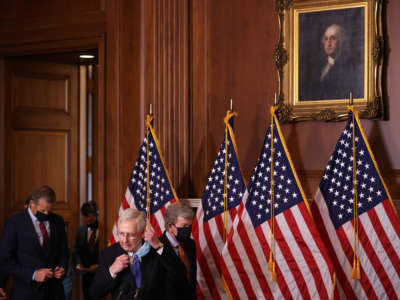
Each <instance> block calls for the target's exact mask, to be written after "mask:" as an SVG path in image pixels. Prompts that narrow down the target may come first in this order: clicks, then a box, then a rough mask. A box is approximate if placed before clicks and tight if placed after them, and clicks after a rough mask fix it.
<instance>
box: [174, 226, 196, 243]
mask: <svg viewBox="0 0 400 300" xmlns="http://www.w3.org/2000/svg"><path fill="white" fill-rule="evenodd" d="M176 229H177V230H178V234H177V235H176V239H177V240H178V241H179V242H183V241H184V240H187V239H190V235H191V233H192V226H189V227H176Z"/></svg>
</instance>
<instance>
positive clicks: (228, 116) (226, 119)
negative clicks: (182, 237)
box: [223, 110, 237, 242]
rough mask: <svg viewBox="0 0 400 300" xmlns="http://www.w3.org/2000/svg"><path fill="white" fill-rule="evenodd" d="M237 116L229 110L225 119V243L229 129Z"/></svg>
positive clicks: (226, 231) (224, 236) (225, 234)
mask: <svg viewBox="0 0 400 300" xmlns="http://www.w3.org/2000/svg"><path fill="white" fill-rule="evenodd" d="M234 116H237V113H235V112H233V111H231V110H228V111H227V112H226V116H225V118H224V123H225V172H224V234H223V238H224V242H225V241H226V237H227V233H228V128H229V126H230V125H229V120H230V119H231V118H232V117H234Z"/></svg>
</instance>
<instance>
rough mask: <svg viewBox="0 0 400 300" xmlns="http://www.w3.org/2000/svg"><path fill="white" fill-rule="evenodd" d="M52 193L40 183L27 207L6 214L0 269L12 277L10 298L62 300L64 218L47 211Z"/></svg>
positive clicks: (65, 245)
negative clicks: (15, 212) (9, 214)
mask: <svg viewBox="0 0 400 300" xmlns="http://www.w3.org/2000/svg"><path fill="white" fill-rule="evenodd" d="M55 199H56V196H55V193H54V191H53V189H52V188H50V187H48V186H42V187H40V188H38V189H37V190H35V191H34V192H33V193H32V194H31V195H30V196H29V207H28V208H27V209H26V210H24V211H22V212H20V213H17V214H15V215H14V216H12V217H10V218H9V219H8V221H7V223H6V226H5V229H4V233H3V236H2V238H1V240H0V271H1V272H4V273H6V274H9V275H11V276H13V286H12V289H11V299H31V300H50V299H53V300H64V299H65V294H64V289H63V285H62V278H63V277H64V275H65V269H66V267H67V264H68V247H67V237H66V232H65V224H64V220H63V218H62V217H61V216H59V215H56V214H53V213H51V210H52V208H53V204H54V202H55Z"/></svg>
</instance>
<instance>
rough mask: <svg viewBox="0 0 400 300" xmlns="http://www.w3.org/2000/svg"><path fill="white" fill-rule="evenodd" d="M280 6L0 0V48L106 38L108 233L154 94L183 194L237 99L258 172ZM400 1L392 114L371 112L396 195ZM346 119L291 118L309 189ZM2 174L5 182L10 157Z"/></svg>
mask: <svg viewBox="0 0 400 300" xmlns="http://www.w3.org/2000/svg"><path fill="white" fill-rule="evenodd" d="M274 5H275V3H274V1H265V0H248V1H246V4H245V5H244V3H243V1H239V0H229V1H228V0H221V1H213V0H185V1H179V0H170V1H168V0H150V1H148V0H147V1H145V0H141V1H130V0H90V1H78V0H73V1H72V0H69V1H67V0H57V1H52V0H44V1H40V4H39V3H38V2H37V1H33V2H32V1H24V0H15V1H7V0H0V10H1V11H2V14H1V16H0V36H2V39H1V40H0V55H22V54H27V53H40V52H41V51H45V52H49V51H50V52H51V51H53V52H55V51H61V50H65V49H67V50H68V49H69V50H71V49H77V45H81V46H82V47H84V46H83V45H93V44H94V45H97V46H98V47H99V48H100V50H99V51H100V52H99V53H100V56H101V57H102V58H101V59H99V61H100V63H99V68H100V69H99V84H100V86H99V89H98V91H99V93H100V94H99V98H100V99H103V100H104V102H101V101H100V105H99V106H98V107H97V115H98V117H99V123H98V124H97V128H98V136H97V143H98V147H97V150H98V151H99V155H98V157H99V158H100V159H99V161H98V162H97V163H96V165H97V168H98V174H100V175H99V178H98V186H99V188H98V190H97V192H98V198H99V200H100V202H101V203H102V204H101V212H100V213H101V216H100V217H101V219H102V220H103V221H104V223H105V226H106V228H107V230H108V232H107V234H105V235H104V236H103V240H104V241H105V240H106V235H108V233H109V231H110V230H111V225H112V223H113V222H114V220H115V215H116V212H117V209H118V207H119V204H120V200H121V198H122V196H123V194H124V191H125V188H126V184H127V181H128V178H129V174H130V172H131V170H132V166H133V164H134V162H135V160H136V158H137V153H138V147H139V145H140V143H141V141H142V139H143V136H144V120H145V114H146V113H147V112H148V106H149V103H153V111H154V114H155V116H156V122H155V131H156V133H157V134H158V135H159V137H160V140H161V146H162V148H163V151H164V155H165V158H166V164H167V167H168V168H169V171H170V175H171V178H172V181H173V183H174V185H175V187H176V188H177V190H178V196H180V197H190V198H199V197H201V193H202V191H203V189H204V186H205V182H206V178H207V175H208V172H209V170H210V167H211V165H212V162H213V160H214V158H215V155H216V153H217V150H218V147H219V145H220V143H221V141H222V135H223V126H224V125H223V117H224V115H225V113H226V110H227V109H228V107H229V99H230V98H233V102H234V109H235V110H236V111H237V112H238V113H239V116H238V117H237V119H236V121H235V132H236V138H237V143H238V147H239V155H240V162H241V165H242V168H243V170H244V174H245V176H246V178H247V179H248V178H249V177H250V175H251V171H252V169H253V167H254V164H255V163H256V160H257V157H258V155H259V152H260V149H261V145H262V142H263V139H264V134H265V131H266V127H267V122H268V119H269V117H268V113H269V106H270V105H271V104H272V101H273V93H274V91H275V90H276V89H277V76H276V69H275V65H274V61H273V57H272V55H273V49H274V47H275V44H276V42H277V40H278V18H277V14H276V12H275V6H274ZM29 10H31V11H32V13H31V12H29ZM398 11H400V2H399V1H388V2H387V3H386V5H385V8H384V12H385V18H386V21H385V25H386V26H385V28H386V32H387V36H386V41H387V54H386V55H387V62H388V63H387V66H386V69H385V78H386V79H385V84H386V101H387V106H388V108H389V120H388V121H362V122H363V125H364V126H365V129H366V132H367V136H368V138H369V140H370V141H371V144H372V148H373V151H374V152H375V154H376V159H377V161H378V164H379V165H380V166H381V168H382V172H383V175H384V177H385V179H386V180H387V183H388V186H389V189H390V191H391V193H392V196H393V198H395V199H400V187H399V182H400V156H399V155H398V153H399V150H400V139H399V138H398V134H397V132H398V128H399V127H400V121H399V120H398V117H397V116H398V115H399V114H400V102H399V101H397V98H399V97H400V85H399V84H398V82H397V81H398V78H399V77H400V63H399V62H400V38H399V37H398V35H397V34H396V31H395V30H396V28H398V27H399V26H400V19H399V18H398V17H397V16H396V13H397V12H398ZM89 40H91V41H94V42H93V43H89V42H87V41H89ZM77 41H78V42H77ZM97 46H96V47H97ZM102 47H103V48H102ZM0 69H1V62H0ZM0 74H1V72H0ZM0 78H1V75H0ZM0 97H1V95H0ZM0 113H1V109H0ZM1 120H2V122H0V131H1V130H2V129H3V133H1V132H0V138H2V141H4V138H5V137H4V124H2V123H3V120H4V118H1ZM343 125H344V124H343V123H320V122H307V123H299V124H285V125H282V130H283V133H284V135H285V137H286V139H287V142H288V147H289V150H290V151H291V154H292V157H293V161H294V164H295V167H296V168H297V170H298V171H299V174H300V180H301V182H302V183H303V186H304V189H305V191H306V195H307V197H308V198H312V196H313V194H314V192H315V189H316V187H317V185H318V183H319V177H320V176H321V174H322V170H323V169H324V167H325V164H326V163H327V159H328V157H329V156H330V154H331V152H332V150H333V147H334V144H335V142H336V140H337V137H338V136H339V134H340V132H341V130H342V128H343ZM2 145H4V143H0V159H1V158H2V160H3V161H4V155H2V153H3V152H2V151H4V146H2ZM0 173H1V176H0V180H1V181H2V182H1V183H0V192H3V191H4V180H5V176H6V170H4V165H3V164H2V163H0ZM4 196H5V197H2V199H5V198H7V197H8V196H9V195H4ZM1 201H4V200H1ZM0 221H1V220H0Z"/></svg>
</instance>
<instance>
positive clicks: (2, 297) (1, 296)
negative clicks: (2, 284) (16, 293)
mask: <svg viewBox="0 0 400 300" xmlns="http://www.w3.org/2000/svg"><path fill="white" fill-rule="evenodd" d="M6 299H7V295H6V292H5V291H4V290H3V289H2V288H0V300H6Z"/></svg>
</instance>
